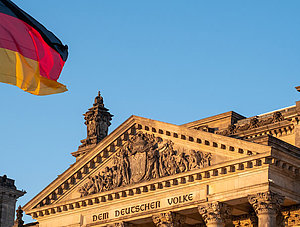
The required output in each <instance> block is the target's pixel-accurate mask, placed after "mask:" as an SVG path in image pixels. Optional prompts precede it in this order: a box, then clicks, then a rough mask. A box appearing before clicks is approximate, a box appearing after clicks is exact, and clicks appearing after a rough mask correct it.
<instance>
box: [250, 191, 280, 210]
mask: <svg viewBox="0 0 300 227" xmlns="http://www.w3.org/2000/svg"><path fill="white" fill-rule="evenodd" d="M248 201H249V203H250V204H251V205H252V206H253V208H254V210H255V212H256V214H257V215H259V214H265V213H274V214H276V213H277V212H278V211H279V208H280V206H281V204H282V203H283V201H284V197H283V196H281V195H279V194H276V193H273V192H270V191H269V192H262V193H257V194H255V195H250V196H248Z"/></svg>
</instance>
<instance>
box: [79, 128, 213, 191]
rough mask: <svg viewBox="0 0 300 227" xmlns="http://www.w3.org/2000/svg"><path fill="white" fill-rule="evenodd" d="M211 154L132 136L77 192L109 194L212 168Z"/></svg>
mask: <svg viewBox="0 0 300 227" xmlns="http://www.w3.org/2000/svg"><path fill="white" fill-rule="evenodd" d="M211 158H212V155H211V153H203V152H200V151H194V150H190V151H188V152H183V151H181V152H180V151H178V150H176V149H174V147H173V143H172V142H171V141H163V140H162V139H161V138H160V137H155V136H154V135H152V134H151V135H150V134H147V133H142V132H138V133H137V134H136V135H133V136H131V138H129V141H128V142H127V143H126V144H124V145H123V146H122V147H121V148H120V150H119V151H117V152H116V154H115V155H114V157H113V161H112V162H111V163H110V164H108V165H107V166H106V167H105V168H104V170H103V171H101V172H98V173H97V174H96V175H94V176H90V177H89V178H88V181H87V182H86V183H85V184H84V185H83V186H82V187H81V188H80V189H79V192H80V193H81V196H86V195H90V194H95V193H98V192H103V191H108V190H111V189H114V188H116V187H120V186H125V185H129V184H134V183H139V182H142V181H148V180H151V179H155V178H159V177H164V176H170V175H173V174H177V173H183V172H186V171H189V170H192V169H197V168H203V167H207V166H210V165H211Z"/></svg>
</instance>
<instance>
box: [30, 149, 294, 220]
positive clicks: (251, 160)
mask: <svg viewBox="0 0 300 227" xmlns="http://www.w3.org/2000/svg"><path fill="white" fill-rule="evenodd" d="M278 161H279V160H278V158H274V157H272V156H270V154H268V153H265V154H260V155H255V156H250V157H246V158H244V159H240V160H239V162H236V160H233V161H230V162H227V163H224V164H218V165H214V166H212V167H209V168H204V169H197V170H193V171H189V172H186V173H182V174H177V175H173V176H169V177H164V178H159V179H156V180H153V181H151V182H145V183H146V184H145V183H140V184H136V185H132V186H129V187H126V188H124V189H122V188H119V189H118V188H117V189H114V190H111V191H107V192H102V193H97V194H94V195H90V196H86V197H82V198H78V199H74V200H71V201H69V202H68V203H67V204H66V205H64V204H59V203H55V204H53V205H48V206H45V207H37V208H35V209H32V210H31V211H30V212H28V213H27V214H30V215H31V216H32V217H33V218H37V217H39V216H44V215H51V214H55V213H57V212H59V213H60V212H66V211H68V207H69V206H71V207H74V208H75V209H78V208H80V207H82V206H85V207H86V206H89V205H93V204H98V203H100V202H107V201H111V200H114V199H122V197H126V196H128V195H131V196H133V195H136V194H139V195H140V194H146V193H148V192H151V191H153V190H156V189H160V190H161V189H164V188H166V189H168V188H173V187H177V186H180V185H181V184H185V185H187V184H193V183H198V182H201V181H202V180H208V179H211V180H214V179H216V178H219V177H223V176H224V175H226V174H239V173H241V172H242V171H248V169H249V168H250V169H255V168H261V167H263V166H270V165H273V166H274V167H277V165H276V163H278ZM289 165H290V164H289ZM278 168H280V169H281V168H282V167H280V166H278ZM285 170H286V171H288V173H289V174H290V175H291V176H296V177H297V176H299V172H298V171H297V168H294V167H293V168H285ZM116 195H118V196H116Z"/></svg>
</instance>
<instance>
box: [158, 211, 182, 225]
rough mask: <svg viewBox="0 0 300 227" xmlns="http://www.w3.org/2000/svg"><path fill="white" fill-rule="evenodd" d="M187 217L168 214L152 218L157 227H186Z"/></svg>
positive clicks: (172, 213)
mask: <svg viewBox="0 0 300 227" xmlns="http://www.w3.org/2000/svg"><path fill="white" fill-rule="evenodd" d="M185 219H186V217H185V216H184V215H181V214H178V213H174V212H166V213H160V214H157V215H153V216H152V220H153V223H154V225H155V226H157V227H181V226H184V223H185Z"/></svg>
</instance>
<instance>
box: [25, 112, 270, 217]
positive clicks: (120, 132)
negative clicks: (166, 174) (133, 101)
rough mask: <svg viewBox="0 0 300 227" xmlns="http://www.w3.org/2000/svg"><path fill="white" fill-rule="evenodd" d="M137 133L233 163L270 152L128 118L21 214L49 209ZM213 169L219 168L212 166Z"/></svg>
mask: <svg viewBox="0 0 300 227" xmlns="http://www.w3.org/2000/svg"><path fill="white" fill-rule="evenodd" d="M136 130H142V131H145V132H149V133H150V132H151V133H153V134H155V135H156V136H159V135H161V136H164V137H165V138H170V139H172V140H177V141H181V142H182V143H188V144H194V145H201V146H203V148H205V147H207V149H208V148H209V149H212V148H213V149H215V150H216V151H217V150H219V151H220V152H223V151H224V152H226V153H227V154H232V155H233V157H234V158H235V159H236V161H237V160H239V158H243V157H253V156H256V154H258V153H263V152H270V151H271V147H269V146H265V145H261V144H255V143H251V142H247V141H242V140H238V139H235V138H229V137H225V136H222V135H216V134H212V133H208V132H203V131H198V130H194V129H189V128H186V127H183V126H177V125H173V124H169V123H165V122H159V121H155V120H151V119H146V118H142V117H137V116H131V117H130V118H129V119H127V120H126V121H125V122H124V123H123V124H122V125H120V126H119V127H118V128H117V129H116V130H114V131H113V132H112V133H111V134H110V135H108V136H107V137H106V138H104V139H103V141H101V142H100V143H99V144H98V145H97V146H96V147H95V148H94V149H93V150H91V151H90V152H89V153H87V154H86V155H84V156H83V157H82V158H80V159H79V160H78V161H77V162H75V163H74V164H73V165H72V166H71V167H70V168H69V169H67V170H66V171H65V172H64V173H62V174H61V175H59V176H58V178H56V179H55V180H54V181H53V182H52V183H51V184H50V185H48V186H47V187H46V188H45V189H44V190H43V191H42V192H40V193H39V194H38V195H37V196H35V197H34V198H33V199H32V200H31V201H30V202H28V203H27V204H26V205H25V206H24V207H23V209H24V211H25V212H26V213H29V212H30V213H32V212H31V210H32V209H35V208H38V207H37V205H38V204H39V203H42V207H41V209H44V207H48V205H50V204H52V203H58V201H59V198H60V197H61V196H63V195H65V193H66V192H67V191H69V190H71V189H72V188H75V187H76V185H77V183H78V182H81V181H82V180H83V179H84V178H85V177H87V175H88V174H90V173H91V172H92V171H94V169H95V168H96V167H97V166H99V165H102V164H103V163H105V161H106V160H108V158H109V157H110V156H111V155H112V154H113V153H114V152H115V151H116V150H117V149H118V148H119V147H120V146H122V139H125V138H124V136H125V137H126V134H127V135H128V134H135V132H136ZM216 166H218V165H215V166H214V167H216ZM189 174H190V172H189ZM174 177H180V175H178V176H177V175H175V176H174ZM150 182H152V181H150ZM38 209H39V208H38Z"/></svg>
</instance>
